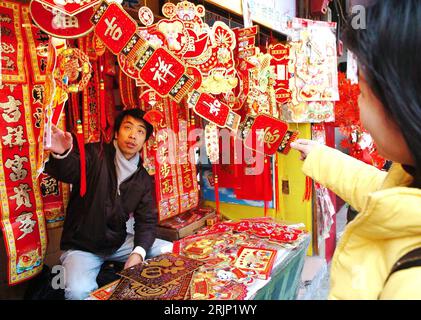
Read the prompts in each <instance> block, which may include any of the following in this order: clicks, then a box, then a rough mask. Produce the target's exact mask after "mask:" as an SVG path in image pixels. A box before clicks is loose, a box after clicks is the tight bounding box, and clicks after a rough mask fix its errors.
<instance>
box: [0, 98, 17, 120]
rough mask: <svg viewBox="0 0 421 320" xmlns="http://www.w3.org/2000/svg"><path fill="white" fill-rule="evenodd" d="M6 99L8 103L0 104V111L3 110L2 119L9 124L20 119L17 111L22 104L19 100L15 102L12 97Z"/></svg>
mask: <svg viewBox="0 0 421 320" xmlns="http://www.w3.org/2000/svg"><path fill="white" fill-rule="evenodd" d="M7 99H9V101H7V102H0V109H3V110H4V111H3V114H2V116H3V119H4V120H5V121H6V122H8V123H10V122H17V121H19V119H20V116H21V115H22V114H21V112H20V111H19V106H21V105H22V102H21V101H19V100H16V99H15V98H14V97H12V96H8V97H7Z"/></svg>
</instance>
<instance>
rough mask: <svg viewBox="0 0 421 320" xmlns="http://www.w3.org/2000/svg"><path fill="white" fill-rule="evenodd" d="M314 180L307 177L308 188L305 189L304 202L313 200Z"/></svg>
mask: <svg viewBox="0 0 421 320" xmlns="http://www.w3.org/2000/svg"><path fill="white" fill-rule="evenodd" d="M312 181H313V180H312V179H311V178H310V177H306V188H305V191H304V196H303V202H304V201H310V200H311V195H312V192H313V183H312Z"/></svg>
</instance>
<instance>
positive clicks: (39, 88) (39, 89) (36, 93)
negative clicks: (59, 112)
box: [32, 84, 44, 104]
mask: <svg viewBox="0 0 421 320" xmlns="http://www.w3.org/2000/svg"><path fill="white" fill-rule="evenodd" d="M32 98H33V99H34V100H33V102H32V103H34V104H35V103H39V104H42V101H43V100H44V86H43V85H42V84H37V85H35V86H34V87H33V88H32Z"/></svg>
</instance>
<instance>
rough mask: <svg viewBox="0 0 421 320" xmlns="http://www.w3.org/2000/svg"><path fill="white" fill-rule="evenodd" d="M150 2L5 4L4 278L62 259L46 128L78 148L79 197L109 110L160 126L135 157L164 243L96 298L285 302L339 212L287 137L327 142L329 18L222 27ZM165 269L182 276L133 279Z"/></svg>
mask: <svg viewBox="0 0 421 320" xmlns="http://www.w3.org/2000/svg"><path fill="white" fill-rule="evenodd" d="M151 2H152V3H151V4H148V5H146V2H145V3H143V1H123V2H122V3H121V1H105V0H104V1H101V0H90V1H81V2H73V1H56V0H32V1H23V2H22V3H21V2H16V1H5V0H3V1H0V19H1V20H0V21H1V39H0V44H1V51H0V52H1V74H0V86H1V92H0V114H1V115H2V117H0V128H1V129H0V130H1V131H0V135H1V137H2V139H1V144H0V154H1V157H0V181H2V183H1V184H0V194H1V203H2V205H1V208H0V214H1V215H0V220H1V221H0V224H1V232H2V234H3V237H4V240H5V241H4V243H5V248H4V250H5V252H6V254H5V256H7V259H3V260H2V264H4V265H7V270H2V271H3V272H4V273H5V274H7V276H6V277H7V283H8V285H17V284H21V283H25V282H26V281H28V280H29V279H31V278H33V277H35V276H36V275H37V274H39V273H40V272H41V270H42V268H43V265H44V264H48V265H55V264H57V263H58V256H59V255H60V250H59V248H58V242H59V238H60V230H61V226H62V225H63V221H64V219H65V212H66V205H67V202H68V200H69V199H68V198H69V190H70V188H71V186H69V185H68V184H65V183H62V182H58V181H57V180H55V179H54V178H52V177H50V176H48V175H47V174H45V173H44V172H43V169H44V166H45V163H46V161H47V159H48V157H49V152H48V151H46V150H45V148H47V147H48V146H50V145H51V132H52V127H53V126H58V127H59V128H62V129H66V130H67V131H69V132H72V133H74V135H75V137H76V138H77V145H78V149H79V150H80V173H81V182H80V195H81V196H83V195H84V194H85V193H86V188H87V186H86V174H87V172H86V170H87V169H86V163H85V159H84V157H85V147H86V145H88V144H91V143H96V142H103V141H106V142H110V141H112V139H113V124H114V119H115V116H116V114H117V113H118V112H119V111H121V110H123V109H134V108H138V109H141V110H143V111H145V112H146V116H145V120H147V121H148V122H149V123H151V124H152V125H153V126H154V133H153V135H152V137H151V138H150V139H149V141H148V142H147V143H146V144H145V146H144V147H143V150H142V159H143V166H144V167H145V169H146V170H147V171H148V173H149V175H151V176H153V180H154V186H155V195H156V206H157V208H158V219H159V226H158V236H159V237H160V238H162V239H166V240H169V241H174V248H173V250H172V253H171V254H169V253H167V254H164V255H163V256H158V257H156V258H153V259H152V260H150V261H148V263H146V264H144V265H141V266H138V267H135V268H133V269H128V270H124V271H121V274H120V275H121V276H122V280H120V281H119V282H118V283H112V284H110V285H108V286H106V287H105V288H100V289H99V291H97V292H95V293H94V294H93V298H97V299H103V298H104V297H106V298H110V297H111V299H171V298H173V299H253V298H255V299H294V298H295V297H296V294H297V290H298V289H297V288H298V285H299V280H300V274H301V270H302V267H303V261H304V256H305V254H306V253H308V254H313V252H314V251H316V252H317V251H318V248H319V245H320V243H321V242H323V241H324V240H325V239H326V238H329V235H330V233H331V226H332V224H333V215H334V214H335V209H334V208H333V205H332V202H331V198H330V195H329V193H328V191H327V189H325V188H322V187H320V186H318V185H316V186H313V182H312V181H311V180H310V179H308V178H306V177H305V176H304V175H303V174H302V173H301V172H300V168H299V163H298V160H297V154H296V153H293V152H291V153H290V143H291V142H292V141H294V140H295V139H297V138H298V137H301V138H311V137H313V139H317V140H319V141H320V142H321V143H325V144H326V143H327V142H328V140H329V137H327V135H326V132H327V131H328V130H329V129H327V127H326V125H325V123H326V122H333V121H334V103H335V101H337V100H338V99H339V91H338V81H337V79H338V74H337V60H336V58H337V46H336V45H337V41H336V37H335V30H336V24H335V23H330V22H322V21H312V20H307V19H301V18H296V17H295V16H296V13H295V9H294V10H293V11H292V12H291V13H290V14H288V15H286V16H285V19H282V20H280V21H278V22H279V24H277V25H276V26H275V25H267V24H266V25H265V24H264V23H261V24H260V26H259V25H256V24H253V23H252V22H251V20H250V21H244V23H243V24H241V23H238V22H235V21H231V20H230V19H228V20H227V22H226V23H225V22H223V21H222V20H223V18H224V19H225V18H226V16H225V17H224V16H218V15H217V14H210V13H208V12H207V8H206V5H203V4H195V3H192V2H189V1H180V2H177V3H172V2H166V3H164V4H162V6H161V5H160V2H158V1H155V2H153V1H151ZM260 9H261V8H260ZM252 10H254V11H255V12H260V15H259V16H258V19H257V20H260V21H263V20H264V19H267V20H270V19H272V18H273V16H271V17H266V16H264V14H263V13H264V12H266V11H265V10H260V11H259V8H257V7H256V8H252ZM282 10H283V9H282V8H277V11H276V10H275V11H274V12H275V13H276V12H278V13H279V12H281V11H282ZM272 14H274V13H272ZM259 28H260V29H259ZM262 30H264V31H262ZM272 31H273V32H276V33H277V34H278V35H279V34H280V33H282V35H283V37H279V36H274V35H273V32H272ZM263 38H264V39H263ZM281 38H282V39H281ZM310 124H318V125H315V126H314V125H313V126H312V125H310ZM313 199H314V204H315V205H314V206H313ZM209 206H211V207H212V208H214V209H211V208H209ZM313 207H314V208H313ZM218 246H219V247H218ZM216 247H217V248H218V250H214V249H215V248H216ZM256 248H257V249H256ZM207 253H209V255H208V254H207ZM251 257H254V258H256V257H261V260H262V261H263V260H264V261H263V262H262V261H258V260H256V261H251V260H250V261H248V259H251ZM154 259H155V260H154ZM256 259H257V258H256ZM3 262H4V263H3ZM261 263H263V271H264V272H261V273H260V272H258V271H257V269H259V267H258V265H260V264H261ZM165 264H169V265H171V266H172V265H174V266H182V267H181V268H180V270H178V271H177V270H175V271H174V272H173V271H171V274H172V276H168V277H164V276H162V277H160V276H157V277H155V276H150V277H147V278H148V279H149V280H147V279H143V278H141V277H139V275H140V274H142V272H143V271H144V270H143V269H145V268H146V269H147V268H148V266H150V265H155V266H157V267H159V268H165V267H168V266H165ZM246 265H248V267H247V266H246ZM175 269H177V268H175ZM181 269H182V270H181ZM145 272H146V273H147V271H145ZM159 272H161V271H159ZM163 274H165V275H167V274H166V273H165V272H164V273H163ZM205 274H206V275H207V276H206V277H205V276H204V275H205ZM6 277H5V278H6ZM151 279H155V280H154V281H152V280H151ZM204 279H206V280H204ZM148 281H149V282H148ZM151 281H152V282H151ZM201 281H205V283H203V282H201ZM162 288H164V289H165V290H164V289H162ZM227 288H228V289H230V290H227ZM158 289H162V290H163V291H165V293H162V294H161V293H160V294H157V293H156V292H157V291H158ZM153 290H155V293H153V294H152V291H153ZM228 291H229V292H231V294H230V295H227V292H228Z"/></svg>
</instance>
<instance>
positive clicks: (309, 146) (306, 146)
mask: <svg viewBox="0 0 421 320" xmlns="http://www.w3.org/2000/svg"><path fill="white" fill-rule="evenodd" d="M318 145H319V143H318V142H316V141H312V140H306V139H298V140H297V141H294V142H292V143H291V147H292V148H293V149H295V150H297V151H300V152H301V160H305V159H306V158H307V156H308V154H309V153H310V152H311V150H313V149H314V147H316V146H318Z"/></svg>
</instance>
